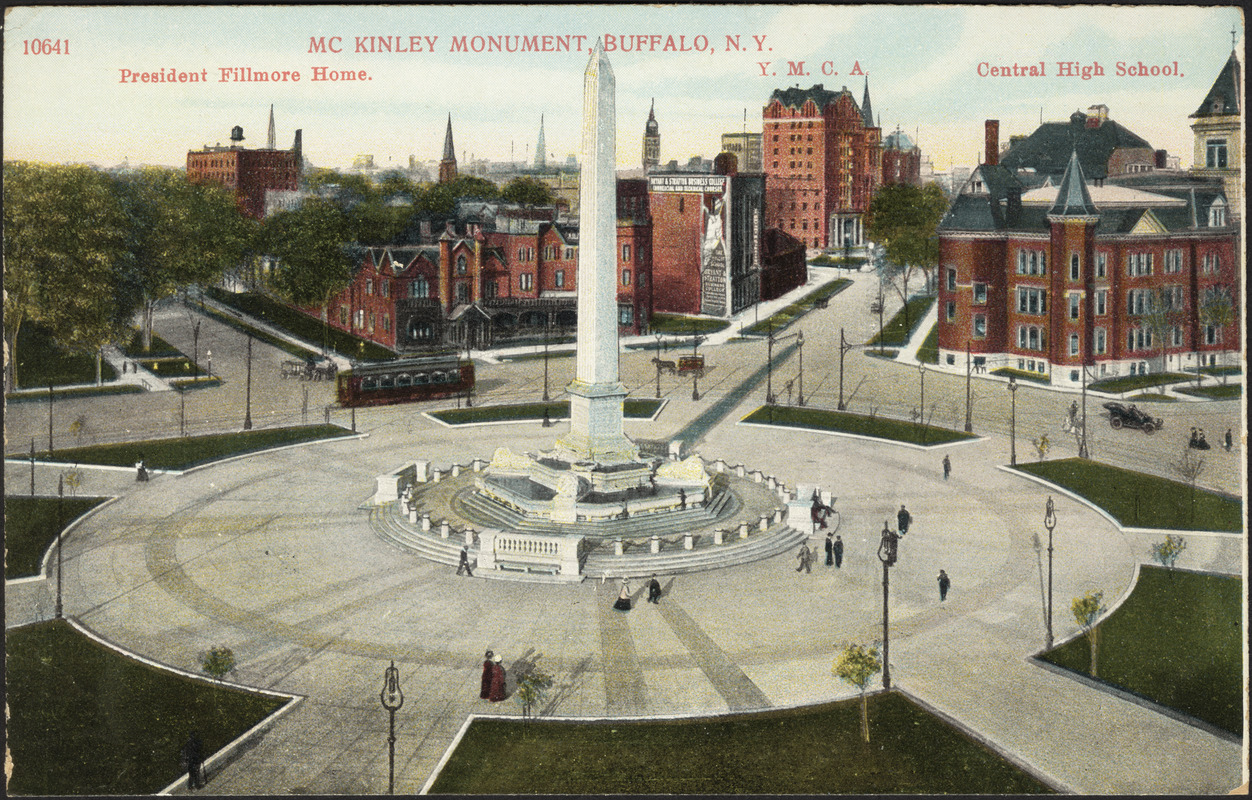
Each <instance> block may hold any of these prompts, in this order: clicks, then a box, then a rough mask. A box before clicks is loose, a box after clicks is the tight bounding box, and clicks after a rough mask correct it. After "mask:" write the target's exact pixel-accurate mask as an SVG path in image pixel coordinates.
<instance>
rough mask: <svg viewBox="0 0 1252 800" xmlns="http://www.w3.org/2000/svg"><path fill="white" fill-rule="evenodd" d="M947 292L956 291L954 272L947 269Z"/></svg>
mask: <svg viewBox="0 0 1252 800" xmlns="http://www.w3.org/2000/svg"><path fill="white" fill-rule="evenodd" d="M948 291H949V292H955V291H956V270H954V269H952V268H949V269H948Z"/></svg>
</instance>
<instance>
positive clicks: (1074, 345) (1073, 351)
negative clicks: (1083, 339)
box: [1069, 333, 1078, 356]
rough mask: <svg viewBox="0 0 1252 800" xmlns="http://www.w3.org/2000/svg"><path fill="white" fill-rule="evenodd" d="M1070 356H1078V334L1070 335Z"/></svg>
mask: <svg viewBox="0 0 1252 800" xmlns="http://www.w3.org/2000/svg"><path fill="white" fill-rule="evenodd" d="M1069 354H1070V355H1071V356H1076V355H1078V334H1076V333H1071V334H1070V335H1069Z"/></svg>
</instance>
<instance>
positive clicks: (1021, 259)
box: [1017, 250, 1027, 275]
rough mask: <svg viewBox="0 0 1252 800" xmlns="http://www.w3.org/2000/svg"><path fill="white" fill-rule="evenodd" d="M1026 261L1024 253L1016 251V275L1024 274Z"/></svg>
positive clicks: (1023, 251)
mask: <svg viewBox="0 0 1252 800" xmlns="http://www.w3.org/2000/svg"><path fill="white" fill-rule="evenodd" d="M1026 260H1027V256H1026V251H1025V250H1018V251H1017V274H1018V275H1025V274H1026Z"/></svg>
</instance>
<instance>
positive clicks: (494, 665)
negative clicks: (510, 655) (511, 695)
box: [487, 656, 508, 703]
mask: <svg viewBox="0 0 1252 800" xmlns="http://www.w3.org/2000/svg"><path fill="white" fill-rule="evenodd" d="M503 660H504V659H502V658H500V656H496V657H495V658H493V659H492V660H491V691H490V692H489V693H488V694H487V699H488V700H490V701H491V702H493V703H498V702H500V701H501V700H503V699H505V698H506V697H507V696H508V695H507V694H506V693H505V690H504V685H505V681H506V680H507V676H506V673H505V671H504V664H502V663H500V662H502V661H503Z"/></svg>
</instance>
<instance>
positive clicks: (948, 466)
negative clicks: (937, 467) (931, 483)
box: [943, 456, 952, 481]
mask: <svg viewBox="0 0 1252 800" xmlns="http://www.w3.org/2000/svg"><path fill="white" fill-rule="evenodd" d="M951 474H952V459H950V458H948V457H947V456H944V457H943V479H944V480H945V481H946V480H947V479H948V476H949V475H951Z"/></svg>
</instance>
